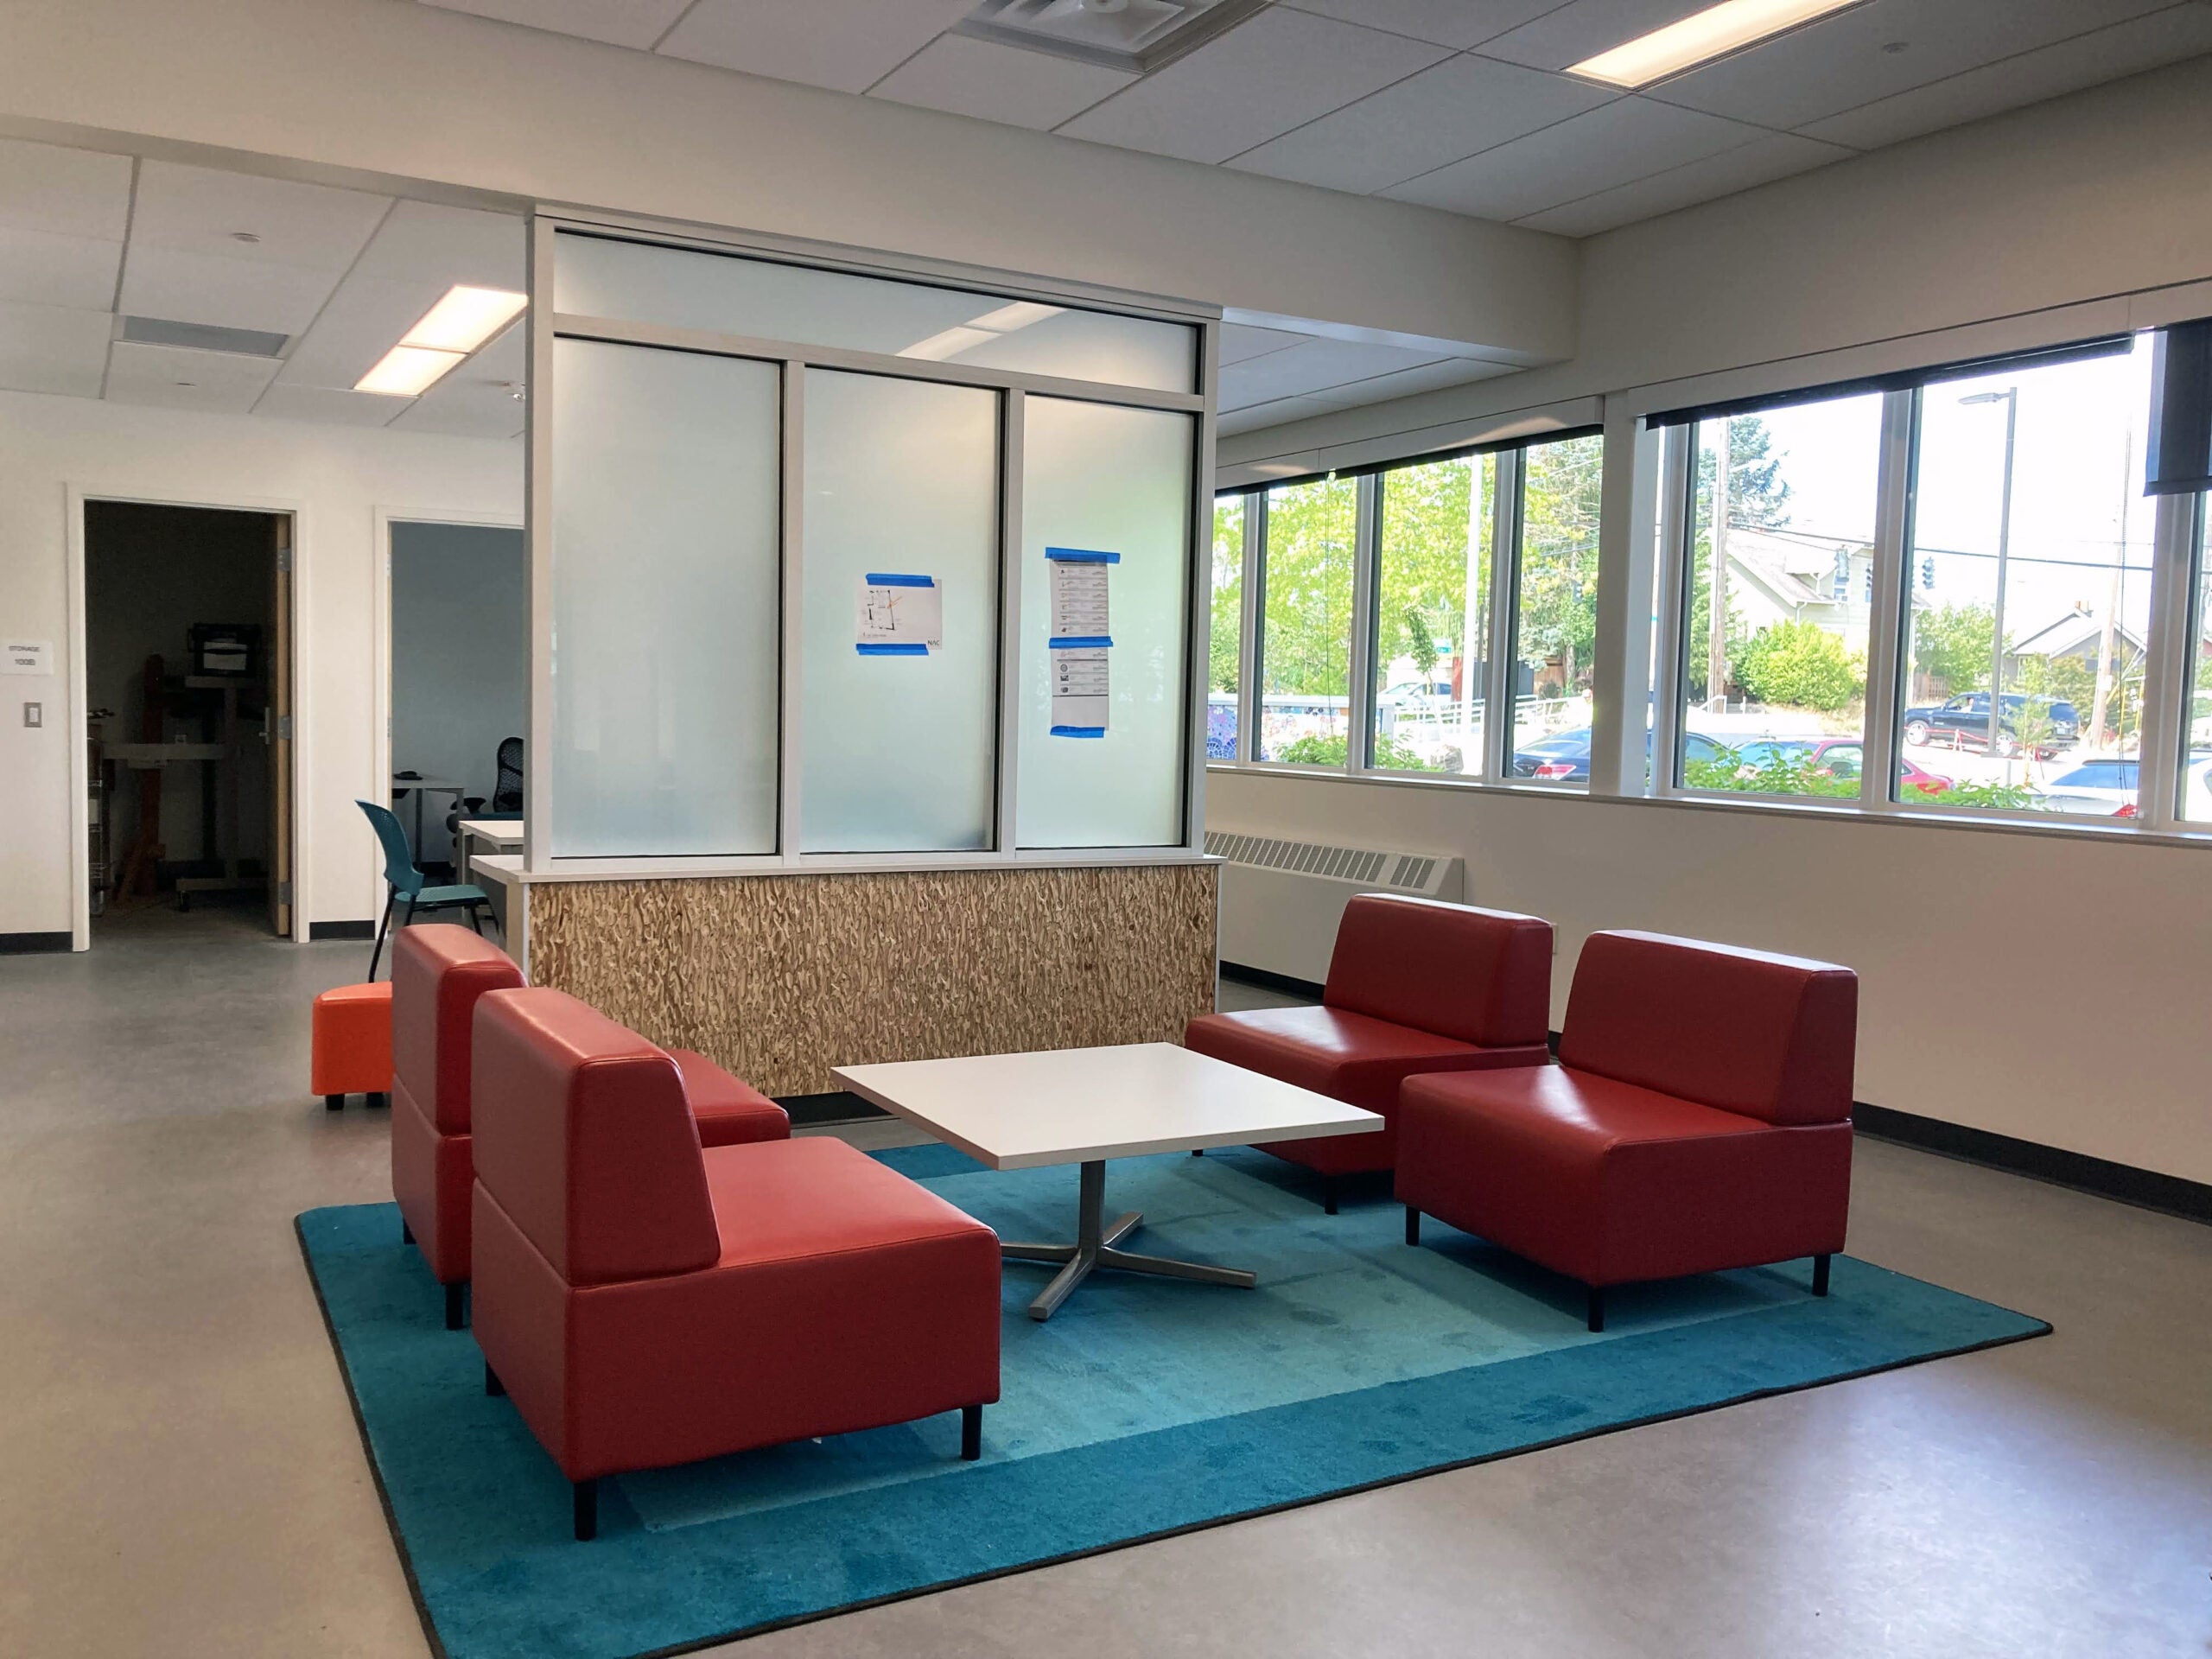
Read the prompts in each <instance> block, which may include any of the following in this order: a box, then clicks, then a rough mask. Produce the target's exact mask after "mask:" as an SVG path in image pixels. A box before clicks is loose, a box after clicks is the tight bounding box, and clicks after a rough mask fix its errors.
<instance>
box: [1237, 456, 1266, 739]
mask: <svg viewBox="0 0 2212 1659" xmlns="http://www.w3.org/2000/svg"><path fill="white" fill-rule="evenodd" d="M1267 586H1268V493H1267V492H1266V491H1265V490H1255V491H1254V492H1253V493H1251V494H1250V495H1249V496H1247V497H1245V498H1244V586H1243V594H1242V597H1243V605H1242V607H1241V609H1242V614H1241V616H1240V617H1239V619H1238V625H1237V639H1236V758H1237V760H1239V761H1253V760H1259V759H1260V758H1261V756H1260V710H1261V709H1262V702H1261V697H1260V672H1261V670H1262V666H1263V664H1262V660H1261V657H1262V651H1263V649H1264V645H1263V642H1262V639H1261V631H1262V629H1263V628H1264V627H1265V626H1267V619H1268V610H1267Z"/></svg>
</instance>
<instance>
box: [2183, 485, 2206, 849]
mask: <svg viewBox="0 0 2212 1659" xmlns="http://www.w3.org/2000/svg"><path fill="white" fill-rule="evenodd" d="M2191 597H2192V601H2193V603H2192V608H2191V610H2190V630H2189V683H2188V685H2187V686H2186V687H2185V688H2184V690H2183V697H2182V721H2183V726H2182V762H2181V772H2182V775H2181V803H2180V810H2181V816H2182V817H2183V818H2185V819H2187V820H2189V821H2190V822H2191V823H2212V496H2200V497H2198V498H2197V502H2196V584H2195V592H2194V594H2192V596H2191Z"/></svg>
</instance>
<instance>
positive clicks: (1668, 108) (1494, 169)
mask: <svg viewBox="0 0 2212 1659" xmlns="http://www.w3.org/2000/svg"><path fill="white" fill-rule="evenodd" d="M1758 136H1759V130H1758V128H1756V127H1747V126H1745V125H1744V124H1742V123H1741V122H1737V121H1724V120H1722V119H1721V118H1719V116H1717V115H1707V114H1704V113H1703V112H1702V111H1696V110H1685V109H1681V108H1678V107H1676V106H1675V105H1671V104H1656V103H1654V102H1652V101H1651V100H1650V99H1645V98H1624V99H1617V100H1616V101H1615V102H1613V103H1611V104H1607V105H1602V106H1600V107H1599V108H1598V109H1594V110H1592V111H1590V112H1589V113H1588V114H1586V115H1578V116H1576V117H1574V118H1573V119H1572V120H1568V121H1562V122H1560V124H1558V125H1556V126H1552V127H1546V128H1545V129H1544V130H1542V131H1541V132H1536V133H1531V134H1530V135H1529V137H1526V138H1516V139H1515V140H1514V141H1513V142H1512V143H1507V144H1500V145H1499V146H1498V147H1497V149H1490V150H1485V151H1484V152H1483V153H1482V154H1481V155H1479V156H1470V157H1469V158H1468V159H1467V160H1465V161H1464V162H1453V163H1452V165H1451V166H1449V167H1445V168H1438V169H1437V170H1436V171H1435V172H1433V173H1430V174H1427V175H1424V176H1422V177H1421V178H1418V179H1413V180H1409V181H1408V182H1406V183H1404V184H1401V185H1396V186H1394V187H1393V188H1390V189H1388V190H1385V191H1383V193H1382V194H1384V195H1386V196H1391V197H1395V198H1396V199H1397V200H1401V201H1418V202H1421V203H1424V204H1426V205H1427V206H1428V207H1443V208H1448V209H1449V210H1451V211H1452V212H1453V213H1472V214H1474V215H1476V216H1477V217H1478V218H1481V219H1520V218H1522V217H1523V216H1525V215H1527V214H1529V213H1538V212H1541V210H1542V209H1544V208H1546V207H1558V206H1559V205H1560V203H1561V202H1567V201H1574V200H1579V199H1580V198H1581V197H1584V196H1586V195H1590V194H1592V193H1594V192H1596V191H1599V190H1609V189H1611V188H1613V187H1614V186H1615V185H1619V184H1627V183H1629V182H1630V181H1633V180H1636V179H1639V178H1648V177H1649V176H1650V175H1652V174H1654V173H1660V172H1663V171H1665V170H1666V169H1667V168H1670V167H1680V166H1681V165H1682V164H1683V163H1684V162H1694V161H1697V160H1700V159H1701V158H1702V157H1704V156H1717V155H1719V153H1720V152H1721V151H1722V150H1724V149H1734V148H1735V147H1736V146H1737V145H1738V144H1743V143H1749V142H1750V141H1751V139H1753V138H1756V137H1758Z"/></svg>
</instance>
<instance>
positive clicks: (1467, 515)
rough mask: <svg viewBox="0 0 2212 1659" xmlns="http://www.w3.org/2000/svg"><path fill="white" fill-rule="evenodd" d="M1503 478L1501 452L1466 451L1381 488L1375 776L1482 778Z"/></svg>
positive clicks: (1394, 475) (1404, 471) (1402, 473)
mask: <svg viewBox="0 0 2212 1659" xmlns="http://www.w3.org/2000/svg"><path fill="white" fill-rule="evenodd" d="M1497 474H1498V461H1497V457H1496V456H1495V455H1466V456H1454V457H1452V458H1451V459H1449V460H1445V461H1426V462H1422V463H1421V464H1419V465H1416V466H1412V467H1398V468H1396V469H1395V470H1393V471H1391V472H1388V473H1385V474H1383V476H1382V478H1381V480H1380V485H1379V487H1380V490H1381V500H1380V504H1379V511H1380V512H1381V515H1382V533H1381V539H1380V548H1379V554H1378V562H1377V565H1376V579H1375V607H1374V620H1375V650H1374V653H1373V661H1374V664H1375V696H1374V702H1373V705H1372V709H1373V712H1372V718H1371V729H1372V735H1371V737H1370V754H1369V764H1370V765H1371V766H1376V767H1377V768H1379V769H1382V770H1385V771H1393V772H1446V773H1450V774H1452V775H1454V776H1479V775H1480V774H1481V772H1482V770H1483V753H1484V751H1483V723H1484V715H1485V712H1486V711H1485V709H1484V691H1485V687H1486V683H1487V681H1488V677H1489V671H1490V662H1489V658H1490V655H1491V653H1490V652H1489V651H1488V650H1487V649H1486V648H1485V647H1484V643H1483V642H1484V640H1486V639H1488V638H1489V636H1490V586H1491V556H1492V552H1493V550H1494V547H1493V542H1494V533H1495V530H1496V524H1497Z"/></svg>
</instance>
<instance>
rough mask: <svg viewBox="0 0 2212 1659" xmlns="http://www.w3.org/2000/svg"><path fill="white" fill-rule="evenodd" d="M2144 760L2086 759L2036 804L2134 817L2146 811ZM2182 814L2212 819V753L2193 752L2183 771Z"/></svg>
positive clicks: (2058, 809)
mask: <svg viewBox="0 0 2212 1659" xmlns="http://www.w3.org/2000/svg"><path fill="white" fill-rule="evenodd" d="M2141 795H2142V763H2141V762H2140V761H2138V760H2121V759H2118V758H2112V759H2105V760H2084V761H2083V762H2082V764H2081V765H2080V766H2075V768H2073V770H2071V771H2070V772H2064V773H2062V774H2061V775H2060V776H2058V777H2056V778H2054V779H2051V780H2050V783H2049V784H2048V785H2045V786H2044V789H2043V791H2041V793H2039V794H2038V795H2037V797H2036V799H2035V803H2034V804H2035V805H2036V806H2037V808H2039V809H2040V810H2043V811H2045V812H2082V813H2090V814H2097V815H2103V814H2109V815H2110V816H2112V817H2116V818H2132V817H2137V816H2138V815H2139V813H2140V812H2141V810H2142V807H2141V804H2140V802H2141ZM2181 815H2182V817H2184V818H2187V819H2189V820H2190V821H2192V822H2200V823H2208V822H2212V754H2208V753H2204V752H2203V751H2202V750H2199V751H2196V752H2195V753H2192V754H2191V755H2190V758H2189V760H2187V761H2186V762H2184V763H2183V771H2182V798H2181Z"/></svg>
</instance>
